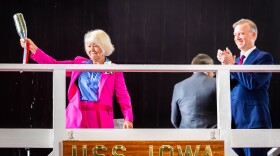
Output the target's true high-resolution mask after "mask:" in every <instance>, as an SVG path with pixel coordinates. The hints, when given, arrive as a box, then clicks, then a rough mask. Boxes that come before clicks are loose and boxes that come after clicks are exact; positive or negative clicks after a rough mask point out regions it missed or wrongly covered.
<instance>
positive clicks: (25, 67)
mask: <svg viewBox="0 0 280 156" xmlns="http://www.w3.org/2000/svg"><path fill="white" fill-rule="evenodd" d="M93 69H94V70H97V71H107V70H110V71H113V72H116V71H123V72H194V71H218V70H230V71H232V72H280V65H242V66H236V65H190V64H189V65H179V64H178V65H177V64H112V65H88V64H0V71H30V72H32V71H35V72H36V71H37V72H52V71H53V70H67V71H74V70H80V71H88V70H93Z"/></svg>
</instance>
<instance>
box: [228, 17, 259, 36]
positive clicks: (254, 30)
mask: <svg viewBox="0 0 280 156" xmlns="http://www.w3.org/2000/svg"><path fill="white" fill-rule="evenodd" d="M245 23H247V24H248V25H249V26H250V31H251V32H255V33H256V39H255V40H257V37H258V28H257V25H256V24H255V22H253V21H252V20H249V19H244V18H242V19H240V20H239V21H237V22H235V23H234V24H233V25H232V27H233V29H234V28H235V27H236V26H237V25H241V24H245Z"/></svg>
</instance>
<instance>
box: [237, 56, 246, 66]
mask: <svg viewBox="0 0 280 156" xmlns="http://www.w3.org/2000/svg"><path fill="white" fill-rule="evenodd" d="M244 59H245V55H241V57H240V60H239V62H238V64H239V65H242V64H243V61H244Z"/></svg>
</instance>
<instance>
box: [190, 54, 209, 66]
mask: <svg viewBox="0 0 280 156" xmlns="http://www.w3.org/2000/svg"><path fill="white" fill-rule="evenodd" d="M192 64H210V65H211V64H214V61H213V59H212V58H211V57H210V56H208V55H207V54H198V55H196V56H195V57H194V58H193V60H192Z"/></svg>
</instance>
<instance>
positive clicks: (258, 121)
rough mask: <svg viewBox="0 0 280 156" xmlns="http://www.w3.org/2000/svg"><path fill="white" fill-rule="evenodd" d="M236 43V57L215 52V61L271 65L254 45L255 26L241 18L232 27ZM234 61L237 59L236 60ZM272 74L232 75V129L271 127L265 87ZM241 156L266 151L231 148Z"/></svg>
mask: <svg viewBox="0 0 280 156" xmlns="http://www.w3.org/2000/svg"><path fill="white" fill-rule="evenodd" d="M233 29H234V32H233V36H234V41H235V44H236V45H237V47H238V49H239V50H240V57H238V58H236V56H235V55H233V54H232V53H231V51H230V50H229V49H228V48H226V49H225V50H218V52H217V58H218V60H219V61H220V62H221V63H222V64H224V65H234V64H236V65H271V64H273V62H274V60H273V57H272V55H271V54H269V53H268V52H264V51H261V50H259V49H258V48H257V47H256V46H255V41H256V39H257V35H258V29H257V26H256V24H255V23H254V22H253V21H252V20H249V19H240V20H239V21H237V22H235V23H234V24H233ZM235 58H236V59H235ZM271 77H272V73H271V72H266V73H257V72H231V73H230V80H231V113H232V128H233V129H262V128H272V123H271V117H270V106H269V96H268V88H269V84H270V79H271ZM233 150H234V151H235V152H236V153H237V154H238V155H240V156H266V155H267V152H268V151H269V148H234V149H233Z"/></svg>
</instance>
